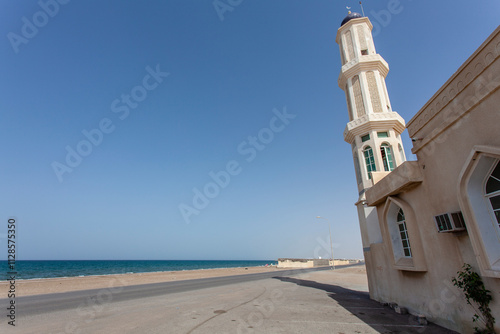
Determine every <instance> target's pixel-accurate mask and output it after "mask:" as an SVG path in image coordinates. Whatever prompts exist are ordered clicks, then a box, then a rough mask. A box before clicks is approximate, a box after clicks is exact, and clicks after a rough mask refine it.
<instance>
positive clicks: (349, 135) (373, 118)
mask: <svg viewBox="0 0 500 334" xmlns="http://www.w3.org/2000/svg"><path fill="white" fill-rule="evenodd" d="M405 128H406V127H405V121H404V119H403V117H401V116H400V115H399V114H398V113H397V112H394V111H389V112H383V113H370V114H366V115H363V116H362V117H360V118H357V119H355V120H353V121H350V122H349V123H347V125H346V127H345V130H344V140H345V141H346V142H348V143H349V144H351V143H352V142H353V141H354V138H355V137H356V136H362V135H364V134H366V133H367V132H369V131H372V130H374V131H387V129H393V130H394V131H395V132H396V133H398V134H401V133H402V132H403V131H404V130H405Z"/></svg>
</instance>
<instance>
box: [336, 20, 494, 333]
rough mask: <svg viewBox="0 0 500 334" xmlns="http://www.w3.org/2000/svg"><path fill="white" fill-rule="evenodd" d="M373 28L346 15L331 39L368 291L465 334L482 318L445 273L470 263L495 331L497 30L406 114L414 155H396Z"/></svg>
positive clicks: (400, 126) (397, 124)
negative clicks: (338, 63)
mask: <svg viewBox="0 0 500 334" xmlns="http://www.w3.org/2000/svg"><path fill="white" fill-rule="evenodd" d="M371 29H372V25H371V23H370V21H369V19H368V18H366V17H362V16H361V15H359V14H357V13H352V14H349V15H348V16H347V17H346V18H345V19H344V21H343V22H342V24H341V27H340V28H339V29H338V32H337V38H336V41H337V43H338V44H339V46H340V54H341V60H342V69H341V73H340V77H339V80H338V82H339V86H340V88H342V89H343V90H344V91H345V93H346V100H347V109H348V113H349V123H348V124H347V127H346V129H345V131H344V139H345V141H347V142H348V143H349V144H351V146H352V154H353V159H354V167H355V171H356V178H357V184H358V190H359V198H358V201H357V202H356V206H357V208H358V216H359V223H360V229H361V236H362V241H363V251H364V256H365V261H366V266H367V273H368V280H369V289H370V296H371V298H372V299H375V300H378V301H381V302H388V303H397V304H398V305H399V306H401V307H405V308H407V309H408V310H409V311H410V313H413V314H418V315H424V316H426V317H427V318H428V319H429V320H431V321H433V322H435V323H437V324H440V325H442V326H444V327H447V328H450V329H453V330H457V331H460V332H472V331H473V327H475V326H478V325H479V327H480V325H481V324H475V323H472V320H471V319H472V316H473V314H474V313H476V312H475V311H474V310H473V309H472V308H471V307H470V306H469V305H467V303H466V301H465V299H464V298H463V293H462V291H460V290H458V289H457V288H456V287H454V286H453V284H452V281H451V280H452V277H454V276H457V271H459V270H461V268H462V266H463V264H464V263H469V264H470V265H471V266H472V267H473V268H474V270H475V271H477V272H478V273H480V275H481V276H482V279H483V281H484V283H485V285H486V288H487V289H489V290H490V291H491V294H492V295H493V301H492V303H491V304H490V307H491V310H492V314H493V315H494V316H496V317H497V323H496V329H497V331H499V332H500V316H499V315H500V163H499V161H500V90H499V87H500V61H499V56H500V27H499V28H497V29H496V30H495V31H494V32H493V33H492V34H491V36H490V37H488V39H487V40H486V41H485V42H484V43H483V44H482V45H481V46H480V47H479V48H478V49H477V50H476V52H474V54H473V55H472V56H471V57H470V58H469V59H468V60H467V61H466V62H465V63H464V64H463V65H462V66H461V67H460V68H459V69H458V70H457V72H456V73H455V74H454V75H453V76H452V77H451V78H450V79H449V80H448V81H447V82H446V83H445V84H444V85H443V86H442V87H441V88H440V89H439V90H438V92H437V93H436V94H435V95H434V96H433V97H432V98H431V99H430V100H429V102H427V103H426V104H425V106H424V107H423V108H422V109H421V110H420V111H419V112H418V113H417V115H415V116H414V117H413V118H412V119H411V120H410V121H409V122H408V125H407V128H408V132H409V135H410V137H411V138H412V141H413V148H412V152H413V153H414V154H416V156H417V161H406V158H405V154H404V150H403V146H402V142H401V138H400V135H401V133H402V132H403V131H404V129H405V122H404V120H403V119H402V118H401V117H400V116H399V115H398V114H397V113H396V112H394V111H393V110H392V107H391V103H390V100H389V95H388V93H387V89H386V86H385V77H386V76H387V73H388V70H389V67H388V65H387V63H386V62H385V61H384V59H383V58H382V57H381V56H380V55H378V54H377V53H376V51H375V46H374V44H373V38H372V35H371Z"/></svg>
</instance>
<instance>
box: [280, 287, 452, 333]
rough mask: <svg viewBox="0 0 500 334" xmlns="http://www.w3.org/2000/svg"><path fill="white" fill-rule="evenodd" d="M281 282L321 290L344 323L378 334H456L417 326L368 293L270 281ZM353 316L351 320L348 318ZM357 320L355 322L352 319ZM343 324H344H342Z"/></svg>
mask: <svg viewBox="0 0 500 334" xmlns="http://www.w3.org/2000/svg"><path fill="white" fill-rule="evenodd" d="M273 278H274V279H278V280H280V281H282V282H289V283H294V284H297V285H299V286H303V287H308V288H313V289H317V290H323V291H325V293H327V295H328V297H330V298H332V299H333V300H334V301H335V302H336V303H337V304H338V305H340V306H342V307H343V308H344V309H345V310H346V311H347V314H346V315H347V317H346V319H350V320H349V321H348V322H352V323H353V324H355V323H356V322H359V321H358V320H360V321H361V322H363V323H365V324H366V325H368V326H370V327H371V328H373V329H374V330H375V331H377V332H378V333H384V334H390V333H394V334H396V333H400V334H404V333H423V334H434V333H436V334H456V333H457V332H454V331H451V330H449V329H446V328H443V327H440V326H437V325H435V324H432V323H429V324H428V325H426V326H421V325H419V323H418V321H417V319H416V317H415V316H412V315H408V314H407V315H401V314H398V313H396V312H394V310H392V309H391V308H390V307H389V306H384V305H382V304H380V303H379V302H376V301H374V300H371V299H370V297H369V294H368V292H363V291H356V290H350V289H346V288H343V287H340V286H337V285H331V284H324V283H319V282H316V281H309V280H303V279H298V278H292V277H273ZM349 313H350V314H351V316H350V317H349ZM352 316H354V318H353V317H352ZM356 318H357V319H356ZM343 321H345V320H343Z"/></svg>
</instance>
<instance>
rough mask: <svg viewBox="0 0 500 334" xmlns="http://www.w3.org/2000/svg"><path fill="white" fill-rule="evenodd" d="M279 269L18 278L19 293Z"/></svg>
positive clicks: (5, 285)
mask: <svg viewBox="0 0 500 334" xmlns="http://www.w3.org/2000/svg"><path fill="white" fill-rule="evenodd" d="M277 270H283V269H281V268H280V269H277V268H276V267H275V266H269V267H246V268H223V269H203V270H185V271H165V272H155V273H135V274H117V275H102V276H85V277H62V278H43V279H29V280H18V281H16V297H22V296H32V295H41V294H46V293H59V292H68V291H77V290H89V289H101V288H108V287H118V286H128V285H138V284H150V283H160V282H172V281H181V280H190V279H197V278H208V277H221V276H232V275H243V274H254V273H262V272H272V271H277ZM9 285H10V283H9V282H8V281H1V282H0V291H5V292H6V291H8V290H9Z"/></svg>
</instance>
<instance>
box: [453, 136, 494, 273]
mask: <svg viewBox="0 0 500 334" xmlns="http://www.w3.org/2000/svg"><path fill="white" fill-rule="evenodd" d="M499 161H500V148H498V147H491V146H474V148H473V149H472V151H471V153H470V154H469V157H468V159H467V161H466V163H465V165H464V168H463V169H462V172H461V173H460V176H459V185H458V200H459V203H460V208H461V209H462V214H463V216H464V219H465V221H466V223H467V232H468V234H469V238H470V241H471V244H472V248H473V249H474V253H475V254H476V259H477V262H478V264H479V268H480V270H481V274H482V275H483V276H487V277H497V278H500V227H499V220H498V211H496V210H495V208H497V206H496V205H497V204H499V203H498V202H497V201H500V199H499V197H500V192H499V191H498V189H497V188H496V187H497V186H496V185H495V182H493V181H491V180H495V178H496V176H495V175H498V168H499V165H500V163H499ZM492 176H494V178H493V179H492V178H491V177H492ZM492 200H493V201H492Z"/></svg>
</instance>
